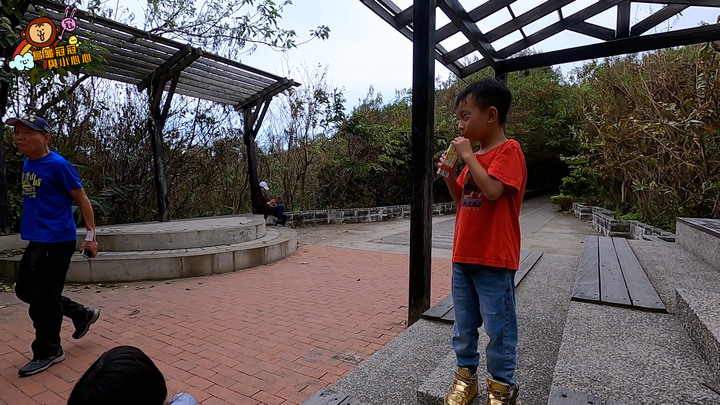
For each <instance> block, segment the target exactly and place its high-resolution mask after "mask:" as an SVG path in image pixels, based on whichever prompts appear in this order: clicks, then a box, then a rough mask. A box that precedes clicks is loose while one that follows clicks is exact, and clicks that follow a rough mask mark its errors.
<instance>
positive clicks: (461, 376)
mask: <svg viewBox="0 0 720 405" xmlns="http://www.w3.org/2000/svg"><path fill="white" fill-rule="evenodd" d="M477 392H478V380H477V374H475V375H470V370H468V369H466V368H465V367H458V369H457V371H456V372H455V381H453V384H452V387H450V392H448V394H447V395H446V396H445V405H468V404H469V403H470V401H472V399H473V398H475V395H477Z"/></svg>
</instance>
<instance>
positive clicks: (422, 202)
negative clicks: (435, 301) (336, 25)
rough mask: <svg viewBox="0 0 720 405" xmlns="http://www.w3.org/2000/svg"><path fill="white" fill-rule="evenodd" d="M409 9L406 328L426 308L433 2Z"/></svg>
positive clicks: (420, 1) (427, 0) (432, 120)
mask: <svg viewBox="0 0 720 405" xmlns="http://www.w3.org/2000/svg"><path fill="white" fill-rule="evenodd" d="M413 3H414V5H413V95H412V184H413V194H412V207H411V211H410V277H409V290H410V297H409V301H410V302H409V305H408V326H410V325H412V324H413V323H415V321H417V320H418V319H420V317H421V316H422V314H423V312H425V311H426V310H427V309H428V308H430V275H431V271H430V270H431V268H430V263H431V262H430V259H431V250H432V175H433V169H432V165H433V161H432V149H433V129H434V126H435V118H434V113H435V8H436V0H415V1H414V2H413Z"/></svg>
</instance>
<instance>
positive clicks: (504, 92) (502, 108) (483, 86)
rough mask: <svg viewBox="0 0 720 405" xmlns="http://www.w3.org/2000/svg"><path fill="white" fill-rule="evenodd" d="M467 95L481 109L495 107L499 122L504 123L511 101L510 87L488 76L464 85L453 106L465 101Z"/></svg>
mask: <svg viewBox="0 0 720 405" xmlns="http://www.w3.org/2000/svg"><path fill="white" fill-rule="evenodd" d="M469 95H472V96H473V99H474V100H475V104H477V106H478V107H480V108H481V109H483V110H486V109H488V108H490V107H495V108H496V109H497V111H498V118H500V123H501V124H504V123H505V121H506V120H507V115H508V111H510V103H512V93H510V89H508V87H507V85H506V84H505V82H503V81H501V80H497V79H489V78H488V79H482V80H480V81H477V82H475V83H471V84H470V85H468V86H467V87H465V90H463V91H462V92H461V93H460V95H459V96H458V97H457V100H455V108H457V107H458V106H459V105H460V103H461V102H463V101H465V99H467V98H468V96H469Z"/></svg>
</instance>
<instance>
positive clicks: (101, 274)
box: [0, 214, 297, 283]
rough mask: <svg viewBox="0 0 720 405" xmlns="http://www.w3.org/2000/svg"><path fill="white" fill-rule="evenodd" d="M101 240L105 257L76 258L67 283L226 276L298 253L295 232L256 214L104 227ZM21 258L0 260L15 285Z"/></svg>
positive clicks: (81, 233)
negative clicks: (222, 274) (275, 224)
mask: <svg viewBox="0 0 720 405" xmlns="http://www.w3.org/2000/svg"><path fill="white" fill-rule="evenodd" d="M84 236H85V230H84V229H78V246H79V244H80V242H81V241H82V239H84ZM97 240H98V244H99V246H100V249H101V252H100V253H98V255H97V257H95V258H93V259H86V258H85V257H83V256H81V255H75V256H74V257H73V259H72V263H71V265H70V270H69V271H68V275H67V281H68V282H81V283H96V282H118V281H120V282H121V281H135V280H164V279H174V278H183V277H196V276H205V275H210V274H219V273H226V272H230V271H235V270H240V269H245V268H249V267H254V266H260V265H263V264H267V263H272V262H275V261H277V260H281V259H284V258H286V257H288V256H290V255H292V254H293V253H294V252H295V250H296V249H297V233H296V232H295V231H294V230H292V229H290V228H285V227H269V228H267V227H266V225H265V220H264V218H263V216H262V215H252V214H248V215H228V216H216V217H207V218H194V219H186V220H175V221H170V222H147V223H135V224H123V225H113V226H102V227H98V228H97ZM20 243H21V245H20V246H22V247H24V246H25V245H26V242H18V244H20ZM20 246H18V247H20ZM20 258H21V256H20V255H16V256H11V257H5V258H0V273H2V274H3V275H4V276H5V277H8V278H10V279H14V278H15V275H16V274H17V273H16V272H17V270H18V267H19V262H20Z"/></svg>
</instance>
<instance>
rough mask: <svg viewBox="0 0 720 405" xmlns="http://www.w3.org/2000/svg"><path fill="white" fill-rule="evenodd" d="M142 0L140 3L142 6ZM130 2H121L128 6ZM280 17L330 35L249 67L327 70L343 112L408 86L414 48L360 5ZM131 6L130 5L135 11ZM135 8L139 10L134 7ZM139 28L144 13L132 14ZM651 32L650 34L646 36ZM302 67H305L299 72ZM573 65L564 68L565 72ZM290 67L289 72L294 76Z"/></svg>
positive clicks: (645, 7) (451, 44) (554, 45)
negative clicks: (373, 95)
mask: <svg viewBox="0 0 720 405" xmlns="http://www.w3.org/2000/svg"><path fill="white" fill-rule="evenodd" d="M134 1H135V2H138V3H136V4H140V0H134ZM197 1H198V2H200V1H202V0H197ZM544 1H545V0H519V1H516V2H514V3H512V5H511V7H512V9H513V12H514V13H515V15H520V14H522V13H524V12H526V11H528V10H530V9H532V8H534V7H536V6H537V5H539V4H541V3H543V2H544ZM143 2H144V1H143ZM394 2H395V4H397V5H398V6H399V7H401V8H403V9H404V8H406V7H408V6H410V5H411V4H412V0H395V1H394ZM460 2H461V4H463V5H465V7H466V9H468V10H469V9H472V8H474V7H476V6H477V5H478V4H481V3H482V1H477V0H474V1H471V0H460ZM595 2H596V0H576V1H573V2H572V3H570V4H568V5H567V6H565V7H563V8H562V11H563V15H564V16H569V15H571V14H572V13H574V12H576V11H579V10H581V9H583V8H585V7H587V6H588V5H590V4H592V3H595ZM128 3H130V2H127V3H126V2H124V4H128ZM293 3H294V4H292V5H290V6H287V7H286V8H285V10H284V11H283V13H282V20H281V23H280V24H281V26H282V27H283V28H292V29H294V30H296V32H297V33H298V35H299V37H300V38H301V39H303V38H305V39H306V38H308V37H309V31H310V30H311V29H314V28H315V27H317V26H318V25H327V26H329V27H330V30H331V32H330V38H329V39H328V40H326V41H321V40H318V39H315V40H313V41H311V42H310V43H307V44H304V45H301V46H299V47H298V48H297V49H293V50H290V51H288V52H287V53H281V52H277V51H273V50H270V49H268V48H261V49H259V50H258V51H256V52H255V53H253V54H251V55H243V56H241V61H242V62H243V63H245V64H247V65H250V66H253V67H256V68H260V69H263V70H265V71H268V72H271V73H275V74H278V75H282V76H286V77H290V78H293V79H296V80H297V81H299V82H302V81H303V80H302V75H301V74H300V73H299V72H302V71H303V69H305V70H308V69H309V70H312V69H313V67H314V66H317V65H318V64H320V65H322V66H326V67H327V68H328V76H329V80H330V82H331V83H332V85H333V86H334V87H339V88H344V89H345V96H346V98H347V103H346V105H347V107H348V109H350V108H352V107H353V106H356V105H357V104H358V100H360V99H363V98H364V97H365V95H366V94H367V93H368V90H369V89H370V87H371V86H373V87H374V89H375V91H376V92H380V93H382V94H383V97H384V99H385V100H386V101H390V100H392V99H393V98H394V96H395V91H396V90H400V89H406V88H410V87H411V84H412V43H411V42H410V41H409V40H408V39H406V38H405V37H404V36H403V35H402V34H400V33H399V32H397V31H396V30H395V29H393V28H391V27H390V25H389V24H387V23H386V22H385V21H383V20H382V19H381V18H380V17H378V16H377V15H375V14H374V13H373V12H372V11H371V10H370V9H369V8H368V7H366V6H365V5H364V4H362V3H361V2H360V1H359V0H293ZM660 7H661V5H658V4H655V5H650V4H643V3H636V2H633V3H632V9H631V24H634V23H636V22H638V21H640V20H642V19H643V18H645V17H646V16H648V15H649V14H650V13H651V12H652V11H657V10H659V9H660ZM133 8H135V7H133ZM136 9H139V7H137V8H136ZM718 13H720V9H717V8H710V7H704V8H703V7H691V8H689V9H687V10H685V12H683V16H682V18H680V19H679V20H677V19H676V20H671V23H672V24H674V25H673V29H679V28H688V27H695V26H697V25H698V24H699V23H700V22H701V21H703V20H704V21H707V22H715V21H716V19H717V16H718ZM136 15H137V16H138V17H139V18H138V20H136V22H138V23H140V21H139V20H141V18H142V17H141V16H142V13H136ZM509 18H510V15H509V13H508V12H507V11H506V9H502V10H501V11H499V12H498V13H495V14H494V15H492V16H489V17H488V18H486V19H484V20H482V21H480V22H478V26H479V27H480V29H481V30H482V31H483V32H487V31H489V30H490V29H492V28H495V27H496V26H498V25H499V24H501V23H503V22H505V21H507V20H508V19H509ZM557 19H558V17H557V13H551V15H548V16H546V17H544V18H542V19H540V20H538V21H536V22H534V23H533V24H530V25H528V26H527V27H526V29H525V33H526V35H530V34H531V33H533V32H535V31H537V30H539V29H540V28H543V27H545V26H547V25H550V24H552V23H553V22H556V21H557ZM615 20H616V8H615V7H613V8H611V9H609V10H608V11H606V12H605V13H602V14H600V15H598V16H596V17H594V18H592V19H590V20H588V22H591V23H595V24H598V25H602V26H606V27H608V28H613V29H614V24H615ZM447 22H448V21H447V18H446V17H445V16H444V14H443V13H442V12H439V16H438V21H437V26H438V27H441V26H442V25H444V24H446V23H447ZM667 25H668V24H667V23H665V24H662V25H661V26H659V27H656V29H655V30H654V31H655V32H662V31H667V29H668V27H667ZM649 33H652V32H649ZM520 38H521V36H520V34H519V33H514V34H511V35H508V36H507V37H505V38H501V39H500V40H498V41H496V42H495V43H493V46H494V47H495V49H500V48H503V47H505V46H507V45H509V44H511V43H513V42H515V41H517V40H518V39H520ZM464 42H465V39H464V37H461V35H460V34H458V35H456V36H454V37H451V38H449V39H448V40H446V41H444V42H443V43H441V45H443V46H445V48H446V49H454V48H456V47H457V46H459V45H461V44H462V43H464ZM596 42H598V40H594V39H591V38H588V37H585V36H583V35H580V34H574V33H569V32H568V33H562V34H559V35H556V36H554V37H551V38H549V39H548V40H546V41H543V42H541V43H539V44H537V45H535V46H534V49H535V50H536V51H541V50H542V51H551V50H556V49H559V48H560V47H567V46H580V45H585V44H589V43H596ZM305 67H307V69H306V68H305ZM572 67H573V65H563V66H561V69H562V70H563V72H565V73H567V72H568V71H569V70H570V69H571V68H572ZM293 69H295V70H294V71H293ZM450 74H451V73H450V71H449V70H447V69H445V68H444V67H443V66H442V65H440V64H438V63H436V76H438V77H440V78H441V79H446V78H447V77H448V76H449V75H450Z"/></svg>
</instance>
